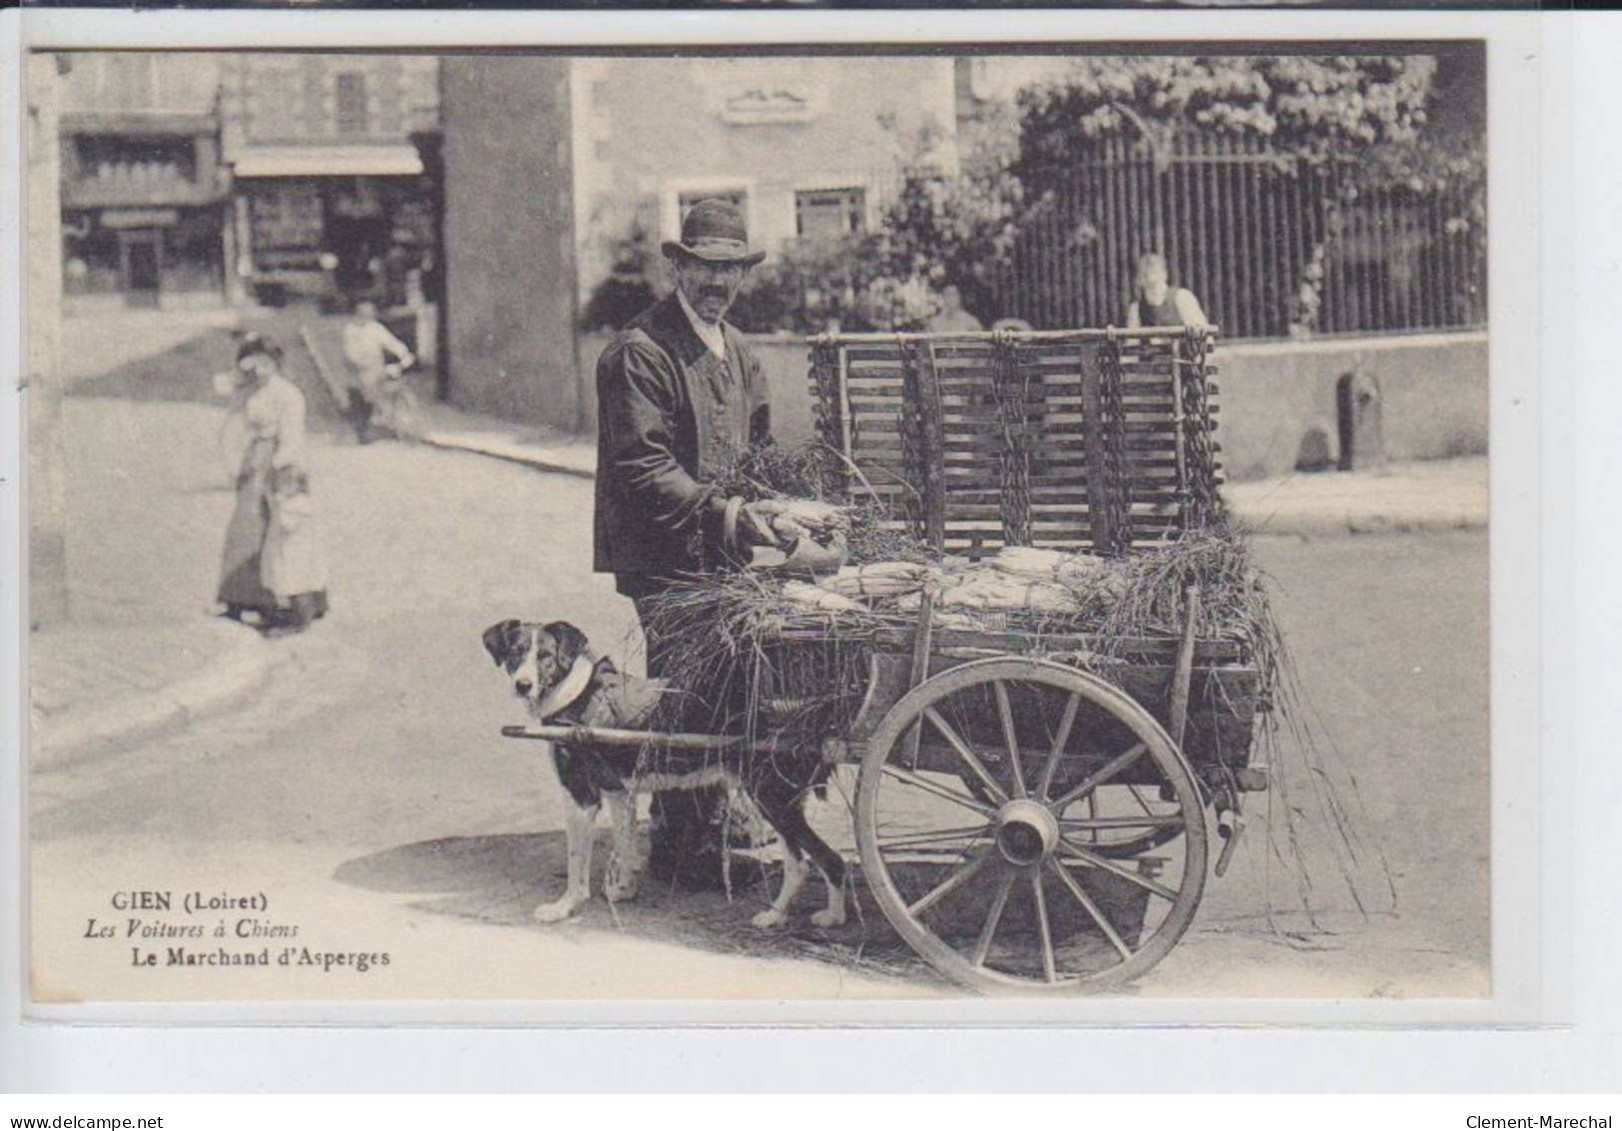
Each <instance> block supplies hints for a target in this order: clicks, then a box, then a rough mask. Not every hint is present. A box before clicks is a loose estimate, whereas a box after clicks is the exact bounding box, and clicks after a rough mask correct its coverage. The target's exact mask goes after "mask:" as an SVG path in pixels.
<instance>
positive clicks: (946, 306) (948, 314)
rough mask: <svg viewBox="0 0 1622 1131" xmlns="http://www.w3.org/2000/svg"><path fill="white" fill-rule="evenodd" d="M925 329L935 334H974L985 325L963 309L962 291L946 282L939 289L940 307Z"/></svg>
mask: <svg viewBox="0 0 1622 1131" xmlns="http://www.w3.org/2000/svg"><path fill="white" fill-rule="evenodd" d="M925 329H927V330H929V331H930V332H931V333H935V334H963V333H971V334H974V333H979V332H980V331H981V330H984V329H985V326H984V325H982V324H981V322H980V320H979V319H978V318H976V317H975V316H974V315H972V314H970V313H969V312H968V311H967V310H964V309H963V292H962V291H960V290H958V289H957V287H956V286H954V285H952V284H951V283H948V284H947V285H946V287H945V288H944V289H943V290H942V291H941V308H940V310H939V311H937V312H936V314H935V317H933V318H931V319H930V320H929V323H928V325H927V326H925Z"/></svg>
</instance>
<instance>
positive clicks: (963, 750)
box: [924, 707, 1008, 805]
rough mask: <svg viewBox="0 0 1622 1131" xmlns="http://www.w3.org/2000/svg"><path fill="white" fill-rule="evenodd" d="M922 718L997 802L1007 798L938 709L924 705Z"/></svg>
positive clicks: (984, 765) (982, 763) (978, 757)
mask: <svg viewBox="0 0 1622 1131" xmlns="http://www.w3.org/2000/svg"><path fill="white" fill-rule="evenodd" d="M924 718H926V719H928V720H929V721H930V723H931V724H933V725H934V727H935V729H936V730H938V731H939V732H940V735H941V737H942V738H944V739H946V742H947V744H948V745H949V746H951V748H952V749H953V750H955V751H957V756H958V757H959V758H962V759H963V761H964V762H965V763H966V764H967V765H968V767H969V769H971V770H973V771H974V776H975V777H977V778H979V779H980V783H981V784H982V785H984V786H985V787H986V790H987V791H988V792H989V793H990V794H991V796H992V797H994V798H995V799H996V801H997V804H999V805H1001V804H1002V803H1003V802H1005V801H1007V800H1008V794H1006V793H1004V792H1003V789H1002V787H1001V786H1000V785H998V784H997V781H996V779H995V778H993V777H992V776H991V771H989V770H987V769H986V764H985V763H984V762H982V761H980V756H979V755H978V754H976V753H975V752H974V751H973V750H971V749H969V745H968V743H966V742H964V741H963V739H962V737H961V736H960V735H959V734H958V733H957V731H955V730H953V729H952V724H951V723H949V722H947V721H946V720H945V719H943V718H941V714H940V712H939V711H937V710H935V708H933V707H925V708H924Z"/></svg>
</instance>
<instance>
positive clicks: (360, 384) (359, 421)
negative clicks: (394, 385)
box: [344, 300, 417, 444]
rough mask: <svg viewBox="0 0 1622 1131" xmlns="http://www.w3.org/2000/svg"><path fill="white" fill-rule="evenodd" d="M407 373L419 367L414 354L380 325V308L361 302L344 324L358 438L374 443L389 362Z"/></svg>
mask: <svg viewBox="0 0 1622 1131" xmlns="http://www.w3.org/2000/svg"><path fill="white" fill-rule="evenodd" d="M391 358H392V359H393V360H395V361H397V362H399V364H400V366H401V367H402V368H405V369H409V368H411V366H412V365H413V364H415V363H416V360H417V359H416V358H415V357H413V356H412V353H411V350H410V349H408V348H407V347H406V344H405V343H404V342H402V341H401V340H400V339H399V338H396V337H395V336H394V335H393V334H392V333H390V332H389V328H388V327H387V326H385V325H383V323H382V322H380V321H378V318H377V307H376V306H375V305H374V304H373V303H370V302H366V301H364V300H363V301H361V302H357V303H356V304H355V309H354V311H353V313H352V314H351V315H350V318H349V321H348V322H345V323H344V361H345V362H347V363H348V365H349V376H350V382H351V383H350V387H349V406H348V409H347V411H346V413H345V415H346V416H348V417H349V423H350V426H351V427H352V428H354V429H355V438H356V439H357V440H359V441H360V442H361V443H363V444H368V443H371V441H372V440H373V439H374V437H373V435H372V428H371V423H372V417H373V415H374V414H375V413H376V412H377V408H378V400H379V395H380V390H381V388H382V385H383V382H384V380H385V379H386V377H387V372H386V371H387V367H388V364H389V360H390V359H391Z"/></svg>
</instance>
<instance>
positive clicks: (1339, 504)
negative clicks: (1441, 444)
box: [1223, 456, 1489, 537]
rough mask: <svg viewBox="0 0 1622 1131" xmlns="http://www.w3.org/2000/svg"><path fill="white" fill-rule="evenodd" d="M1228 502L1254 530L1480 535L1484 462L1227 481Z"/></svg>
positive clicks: (1472, 459)
mask: <svg viewBox="0 0 1622 1131" xmlns="http://www.w3.org/2000/svg"><path fill="white" fill-rule="evenodd" d="M1223 493H1224V494H1225V495H1226V497H1227V500H1228V505H1229V506H1230V507H1231V508H1232V509H1233V511H1234V513H1235V514H1237V515H1238V516H1239V517H1240V518H1241V519H1243V520H1244V522H1245V523H1246V524H1247V525H1248V526H1249V527H1250V528H1251V529H1252V530H1254V531H1255V532H1257V533H1264V534H1294V535H1302V536H1305V537H1329V536H1334V535H1345V534H1405V533H1436V532H1439V531H1445V530H1484V529H1486V527H1487V520H1488V513H1489V497H1488V496H1489V492H1488V479H1487V457H1485V456H1469V457H1465V458H1461V459H1448V460H1425V461H1421V462H1415V463H1400V464H1393V465H1391V467H1390V469H1389V470H1388V471H1386V472H1383V473H1381V472H1370V471H1348V472H1339V471H1324V472H1316V473H1311V474H1308V473H1299V472H1298V473H1296V474H1292V475H1287V476H1284V477H1283V478H1280V479H1264V480H1258V481H1255V482H1249V483H1232V484H1229V485H1228V486H1227V487H1225V488H1224V489H1223Z"/></svg>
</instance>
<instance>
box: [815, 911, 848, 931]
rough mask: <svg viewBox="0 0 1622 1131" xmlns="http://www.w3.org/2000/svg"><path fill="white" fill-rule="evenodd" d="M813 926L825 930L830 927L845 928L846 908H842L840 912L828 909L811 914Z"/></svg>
mask: <svg viewBox="0 0 1622 1131" xmlns="http://www.w3.org/2000/svg"><path fill="white" fill-rule="evenodd" d="M811 925H812V926H813V927H821V928H823V929H824V930H826V929H828V928H829V927H843V926H844V925H845V909H844V907H840V908H839V909H838V910H835V909H834V908H832V907H827V908H824V909H823V910H821V911H813V912H811Z"/></svg>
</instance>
